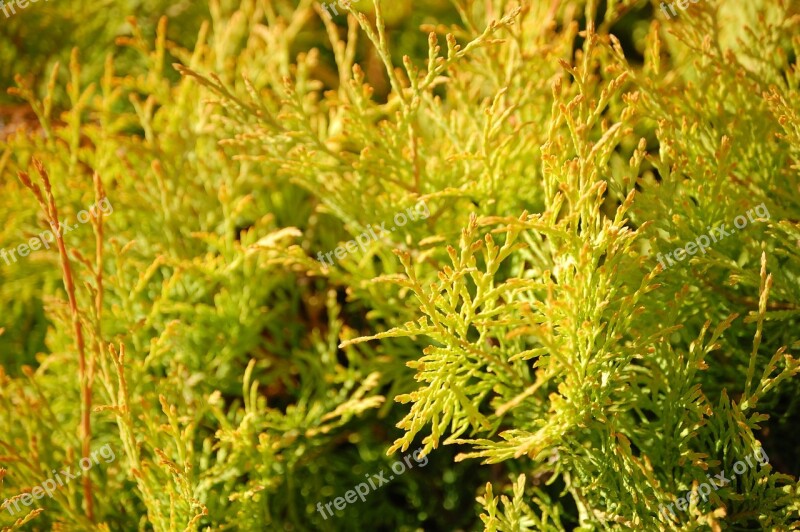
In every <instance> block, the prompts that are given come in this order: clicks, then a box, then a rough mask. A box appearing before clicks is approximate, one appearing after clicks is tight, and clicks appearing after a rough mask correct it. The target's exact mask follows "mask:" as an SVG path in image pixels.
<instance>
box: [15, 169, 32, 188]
mask: <svg viewBox="0 0 800 532" xmlns="http://www.w3.org/2000/svg"><path fill="white" fill-rule="evenodd" d="M17 177H19V180H20V181H22V184H23V185H25V186H26V187H28V188H30V189H33V186H34V185H33V183H31V178H30V176H29V175H28V174H26V173H25V172H17Z"/></svg>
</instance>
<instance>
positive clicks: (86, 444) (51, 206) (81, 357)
mask: <svg viewBox="0 0 800 532" xmlns="http://www.w3.org/2000/svg"><path fill="white" fill-rule="evenodd" d="M33 165H34V167H35V168H36V171H37V172H38V173H39V175H40V176H41V178H42V183H43V184H44V190H45V194H46V196H47V201H45V199H44V197H42V193H41V190H40V189H39V187H38V186H37V185H35V184H33V183H32V182H31V180H30V177H29V176H28V174H26V173H24V172H20V174H19V178H20V180H21V181H22V183H23V184H24V185H25V186H26V187H28V188H29V189H31V191H32V192H33V194H34V196H36V199H37V200H38V201H39V205H40V206H41V208H42V210H43V211H44V212H45V214H46V216H47V219H48V222H49V223H50V226H51V227H52V228H53V229H54V232H55V235H56V242H57V243H58V254H59V256H60V257H61V271H62V273H63V277H64V288H65V290H66V291H67V297H68V299H69V307H70V311H71V313H72V327H73V329H74V330H75V343H76V344H77V348H78V373H79V379H80V385H81V423H80V428H81V430H80V436H81V457H82V458H86V459H88V460H90V461H91V458H90V452H91V442H92V422H91V409H92V382H91V379H90V376H89V374H88V373H87V371H86V370H87V367H86V349H85V346H84V340H83V327H82V325H81V320H80V315H79V313H78V301H77V298H76V297H75V285H74V283H73V281H72V268H71V266H70V262H69V257H68V256H67V247H66V245H65V244H64V237H63V235H62V234H61V231H59V230H58V228H59V227H60V224H59V220H58V209H57V208H56V201H55V198H54V197H53V191H52V188H51V186H50V178H49V177H48V175H47V171H46V170H45V169H44V166H43V165H42V163H41V162H40V161H38V160H37V159H33ZM83 496H84V499H85V500H86V517H87V518H88V519H89V520H90V521H93V520H94V501H93V498H92V481H91V479H90V478H89V475H83Z"/></svg>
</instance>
